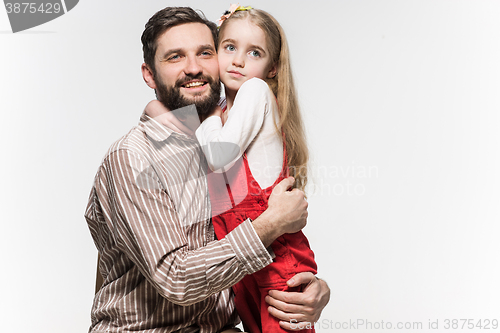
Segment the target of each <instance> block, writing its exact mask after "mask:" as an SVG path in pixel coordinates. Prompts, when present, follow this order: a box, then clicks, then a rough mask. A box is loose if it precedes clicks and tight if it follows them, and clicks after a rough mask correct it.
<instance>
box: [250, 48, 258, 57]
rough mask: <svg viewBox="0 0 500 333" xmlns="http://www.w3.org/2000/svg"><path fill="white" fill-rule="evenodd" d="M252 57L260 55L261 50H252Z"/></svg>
mask: <svg viewBox="0 0 500 333" xmlns="http://www.w3.org/2000/svg"><path fill="white" fill-rule="evenodd" d="M250 55H251V56H252V57H260V52H259V51H257V50H253V51H250Z"/></svg>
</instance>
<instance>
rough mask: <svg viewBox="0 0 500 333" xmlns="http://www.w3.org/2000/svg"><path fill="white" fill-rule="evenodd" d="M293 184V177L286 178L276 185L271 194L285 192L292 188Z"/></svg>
mask: <svg viewBox="0 0 500 333" xmlns="http://www.w3.org/2000/svg"><path fill="white" fill-rule="evenodd" d="M294 182H295V178H293V177H288V178H285V179H283V180H282V181H281V182H279V183H278V185H276V186H275V187H274V189H273V193H275V194H280V193H284V192H286V191H287V190H288V189H289V188H290V187H292V186H293V183H294Z"/></svg>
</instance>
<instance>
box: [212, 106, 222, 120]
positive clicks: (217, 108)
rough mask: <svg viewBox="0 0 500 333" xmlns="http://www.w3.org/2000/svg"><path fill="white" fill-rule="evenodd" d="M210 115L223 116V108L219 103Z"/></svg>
mask: <svg viewBox="0 0 500 333" xmlns="http://www.w3.org/2000/svg"><path fill="white" fill-rule="evenodd" d="M209 116H218V117H221V118H222V109H221V108H220V106H218V105H217V106H216V107H215V108H214V110H213V111H212V113H210V114H209Z"/></svg>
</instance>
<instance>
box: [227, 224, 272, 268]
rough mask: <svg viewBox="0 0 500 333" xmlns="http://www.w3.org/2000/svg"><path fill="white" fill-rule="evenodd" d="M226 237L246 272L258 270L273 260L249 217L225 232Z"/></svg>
mask: <svg viewBox="0 0 500 333" xmlns="http://www.w3.org/2000/svg"><path fill="white" fill-rule="evenodd" d="M226 239H227V240H229V243H230V244H231V246H232V247H233V249H234V252H235V253H236V258H237V259H238V261H239V262H240V264H241V266H242V267H243V268H244V269H245V270H246V271H247V273H248V274H253V273H255V272H257V271H260V270H261V269H262V268H264V267H266V266H267V265H269V264H270V263H272V262H273V259H272V257H271V255H270V254H269V252H268V251H267V249H266V248H265V247H264V244H262V241H261V240H260V238H259V236H258V235H257V233H256V232H255V229H254V228H253V226H252V222H251V221H250V219H246V220H245V221H244V222H243V223H241V224H240V225H239V226H238V227H236V228H235V229H234V230H233V231H231V232H230V233H229V234H227V236H226Z"/></svg>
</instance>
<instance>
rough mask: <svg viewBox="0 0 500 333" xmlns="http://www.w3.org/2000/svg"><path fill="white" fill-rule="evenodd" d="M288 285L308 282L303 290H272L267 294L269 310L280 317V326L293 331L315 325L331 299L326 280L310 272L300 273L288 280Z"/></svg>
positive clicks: (292, 285)
mask: <svg viewBox="0 0 500 333" xmlns="http://www.w3.org/2000/svg"><path fill="white" fill-rule="evenodd" d="M287 284H288V286H290V287H296V286H300V285H301V284H306V285H307V286H306V287H305V288H304V291H303V292H286V291H278V290H271V291H270V292H269V295H268V296H266V302H267V303H268V304H269V305H270V307H269V308H268V311H269V313H270V314H271V315H273V316H274V317H276V318H278V319H280V326H281V327H282V328H284V329H287V330H291V331H299V330H301V329H306V328H309V327H314V323H315V322H317V321H318V320H319V317H320V315H321V311H323V309H324V307H325V306H326V304H328V301H329V300H330V288H328V285H327V284H326V282H325V281H323V280H320V279H318V278H316V277H315V276H314V275H313V274H312V273H310V272H303V273H298V274H297V275H295V276H294V277H293V278H291V279H290V280H288V281H287Z"/></svg>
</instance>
